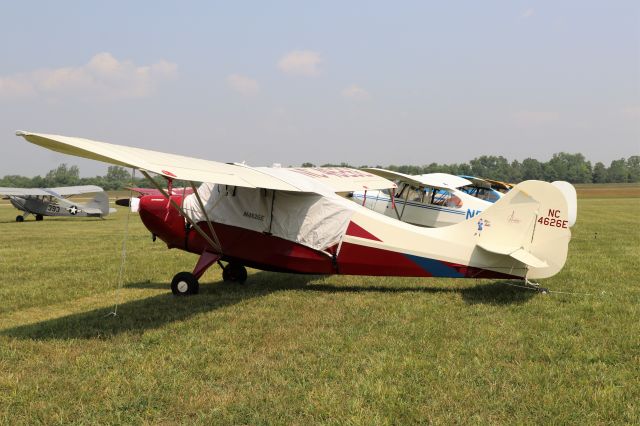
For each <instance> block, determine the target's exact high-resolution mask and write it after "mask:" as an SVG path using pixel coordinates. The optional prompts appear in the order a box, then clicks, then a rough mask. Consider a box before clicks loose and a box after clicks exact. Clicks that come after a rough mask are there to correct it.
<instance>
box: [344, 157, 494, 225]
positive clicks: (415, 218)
mask: <svg viewBox="0 0 640 426" xmlns="http://www.w3.org/2000/svg"><path fill="white" fill-rule="evenodd" d="M364 170H365V171H367V172H369V173H373V174H376V175H378V176H381V177H384V178H386V179H389V180H393V181H395V182H396V183H397V185H398V189H397V191H395V193H392V192H390V191H389V190H384V191H357V192H353V193H352V194H351V199H352V200H353V201H355V202H358V203H360V204H362V205H363V206H365V207H367V208H369V209H371V210H374V211H376V212H378V213H382V214H384V215H386V216H390V217H394V218H397V219H399V220H401V221H403V222H407V223H411V224H414V225H419V226H425V227H429V228H438V227H441V226H448V225H453V224H454V223H458V222H462V221H463V220H466V219H469V218H472V217H474V216H476V215H477V214H479V213H480V212H482V211H483V210H485V209H486V208H487V207H489V206H491V205H492V203H491V202H489V201H485V200H482V199H480V198H476V197H474V196H472V195H469V194H467V193H465V192H463V191H461V190H460V189H458V188H462V187H469V186H471V185H472V182H471V181H469V180H468V179H465V178H462V177H459V176H454V175H450V174H446V173H429V174H424V175H406V174H404V173H399V172H393V171H390V170H384V169H376V168H367V169H364Z"/></svg>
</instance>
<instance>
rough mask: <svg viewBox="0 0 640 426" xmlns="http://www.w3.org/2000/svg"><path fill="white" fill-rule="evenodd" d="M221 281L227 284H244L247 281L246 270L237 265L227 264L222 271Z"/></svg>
mask: <svg viewBox="0 0 640 426" xmlns="http://www.w3.org/2000/svg"><path fill="white" fill-rule="evenodd" d="M222 279H223V280H225V281H228V282H234V283H239V284H244V282H245V281H246V280H247V268H245V267H244V266H242V265H240V264H239V263H228V264H227V266H225V267H224V269H223V270H222Z"/></svg>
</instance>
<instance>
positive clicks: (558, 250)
mask: <svg viewBox="0 0 640 426" xmlns="http://www.w3.org/2000/svg"><path fill="white" fill-rule="evenodd" d="M574 197H575V195H574ZM567 201H568V200H567V194H566V192H563V190H562V189H560V188H558V187H557V186H555V185H553V184H550V183H548V182H541V181H525V182H522V183H520V184H518V185H516V186H515V187H514V188H513V189H512V190H511V191H509V192H508V193H507V194H506V195H505V196H504V197H502V198H501V199H500V200H499V201H497V202H496V203H495V204H494V205H492V206H491V207H489V208H487V209H486V210H485V211H484V212H482V213H481V214H480V215H478V216H476V217H474V218H473V219H470V220H467V221H465V222H462V223H460V224H457V225H453V226H451V227H446V228H442V230H443V232H446V230H447V229H450V230H451V231H453V232H454V233H456V234H458V235H459V237H460V238H469V236H473V237H474V238H475V239H476V247H477V250H475V253H476V256H477V258H478V259H483V260H479V263H490V262H487V260H488V259H495V260H496V261H497V262H498V263H501V264H503V265H506V264H511V265H513V268H514V270H520V271H526V276H527V278H530V279H537V278H547V277H550V276H553V275H555V274H556V273H558V272H559V271H560V270H561V269H562V267H563V266H564V264H565V261H566V259H567V252H568V247H569V240H570V239H571V231H570V230H569V226H570V219H571V218H570V215H571V214H573V218H575V212H572V211H570V207H571V206H569V203H568V202H567ZM569 201H570V200H569ZM573 206H575V202H574V203H573ZM574 220H575V219H574Z"/></svg>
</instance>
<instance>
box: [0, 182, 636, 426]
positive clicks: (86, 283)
mask: <svg viewBox="0 0 640 426" xmlns="http://www.w3.org/2000/svg"><path fill="white" fill-rule="evenodd" d="M610 189H611V188H610ZM614 189H615V188H614ZM638 189H639V187H638V186H637V185H636V186H631V189H629V188H627V187H624V188H623V189H622V191H623V192H624V194H625V198H614V197H611V195H614V196H615V195H619V194H620V193H619V192H617V191H618V190H617V189H616V190H615V191H600V190H599V189H598V188H579V192H580V194H581V197H582V196H584V198H581V199H580V200H579V213H578V223H577V224H576V226H575V227H574V228H573V239H572V241H571V247H570V254H569V260H568V262H567V265H566V266H565V268H564V270H563V271H562V272H561V273H560V274H559V275H557V276H555V277H553V278H551V279H548V280H544V281H543V282H542V284H543V285H544V286H546V287H549V288H550V289H551V290H554V291H556V292H555V293H553V292H552V293H550V294H547V295H543V294H540V293H536V292H533V291H530V290H525V289H521V288H517V287H512V286H508V285H506V284H505V283H504V282H503V281H499V280H444V279H397V278H390V279H388V278H370V277H308V276H296V275H285V274H275V273H265V272H259V271H250V274H251V275H250V277H249V280H248V282H247V284H245V285H229V284H225V283H223V282H221V274H220V270H219V268H212V269H211V270H210V271H209V272H207V273H206V274H205V276H204V277H203V278H202V280H201V283H202V284H201V287H200V288H201V294H200V295H198V296H194V297H190V298H175V297H173V296H171V294H170V291H169V289H168V284H167V283H168V282H169V281H170V280H171V277H172V276H173V275H174V274H175V273H176V272H178V271H182V270H191V269H192V267H193V265H194V262H195V260H196V258H195V256H193V255H189V254H185V253H183V252H179V251H175V250H171V251H169V250H166V249H165V248H164V247H163V245H162V244H161V243H160V242H156V243H153V242H152V241H151V239H150V237H149V234H148V232H146V230H145V229H144V227H143V226H142V224H141V223H140V220H139V218H138V217H137V216H136V215H131V216H130V224H129V238H128V240H127V263H126V272H125V285H124V288H123V289H122V290H121V291H120V292H118V293H117V294H116V292H115V288H116V285H117V276H118V269H119V266H120V254H121V246H122V240H123V233H124V229H125V223H126V218H127V214H126V212H125V211H124V209H122V208H120V211H119V212H118V213H117V214H116V215H115V216H113V217H109V219H107V220H104V221H102V220H96V219H76V220H73V219H64V218H60V219H50V218H45V220H44V221H43V222H34V221H33V219H29V220H28V221H26V222H25V223H22V224H18V223H15V222H14V221H13V220H14V218H15V215H16V214H17V212H16V210H14V209H12V208H10V207H9V206H6V205H0V242H1V244H0V275H1V276H2V277H3V280H2V284H0V300H1V301H2V303H1V304H0V422H1V423H3V424H34V423H45V424H56V423H82V424H96V423H119V424H120V423H161V424H173V423H202V424H309V423H329V424H331V423H340V424H342V423H347V424H367V425H368V424H411V423H429V422H432V423H440V424H450V423H465V424H469V423H471V424H476V423H481V424H485V423H502V424H539V423H556V424H564V423H573V424H620V423H635V424H638V423H640V407H639V403H638V401H640V384H639V379H640V220H639V218H638V213H639V211H640V198H638V193H639V191H638ZM594 191H600V192H598V194H600V196H599V197H594V196H592V195H593V192H594ZM584 194H587V195H584ZM607 196H608V197H609V198H602V197H607ZM561 292H572V293H581V294H565V293H561ZM582 293H587V294H582ZM116 300H118V301H119V306H118V316H117V317H109V316H105V315H106V314H107V313H108V312H110V311H112V310H113V306H114V303H115V301H116Z"/></svg>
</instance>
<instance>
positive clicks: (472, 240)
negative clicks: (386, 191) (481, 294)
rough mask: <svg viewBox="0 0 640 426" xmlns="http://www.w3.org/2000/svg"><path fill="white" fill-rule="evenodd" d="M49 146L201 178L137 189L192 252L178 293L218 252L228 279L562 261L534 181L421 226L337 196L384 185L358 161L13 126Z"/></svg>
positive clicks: (557, 206)
mask: <svg viewBox="0 0 640 426" xmlns="http://www.w3.org/2000/svg"><path fill="white" fill-rule="evenodd" d="M17 135H18V136H22V137H24V138H25V139H26V140H27V141H29V142H32V143H34V144H36V145H40V146H43V147H45V148H49V149H51V150H54V151H57V152H61V153H66V154H71V155H76V156H80V157H84V158H89V159H94V160H100V161H106V162H109V163H112V164H117V165H120V166H126V167H132V168H136V169H139V170H140V171H141V172H142V174H143V175H145V176H146V177H148V178H149V180H150V181H151V182H152V183H154V184H155V185H157V183H155V182H154V181H153V180H152V179H151V176H150V175H149V173H156V174H159V175H162V176H164V177H165V178H166V179H167V181H168V185H169V187H171V186H172V182H173V180H174V179H180V180H183V181H186V182H190V185H191V187H192V188H194V189H195V182H204V183H203V184H202V185H200V187H199V188H198V189H197V190H196V191H194V193H193V194H191V195H189V196H187V197H184V198H183V197H182V196H180V195H169V194H167V193H166V192H165V191H164V190H163V189H162V188H161V187H160V186H159V185H157V189H158V190H160V191H162V192H163V193H164V194H163V195H164V196H163V197H158V196H155V195H149V196H143V197H142V198H141V199H140V206H139V213H140V217H141V219H142V221H143V223H144V225H145V226H146V227H147V228H148V229H149V230H150V231H151V233H153V234H155V235H157V236H158V237H159V238H160V239H162V240H163V241H164V242H166V244H167V246H168V247H169V248H178V249H181V250H186V251H188V252H191V253H194V254H197V255H199V256H200V257H199V259H198V261H197V263H196V266H195V268H194V269H193V271H192V272H180V273H178V274H176V275H175V276H174V278H173V280H172V282H171V289H172V291H173V293H174V294H176V295H187V294H194V293H197V292H198V288H199V284H198V279H199V278H200V277H201V276H202V274H203V273H204V271H205V270H207V268H209V267H210V266H211V265H213V264H214V263H216V262H218V263H219V264H221V263H220V261H221V260H224V261H227V262H228V264H227V265H226V266H224V269H223V279H224V280H226V281H236V282H243V281H244V280H245V279H246V277H247V272H246V269H245V266H249V267H253V268H257V269H263V270H270V271H281V272H293V273H307V274H346V275H378V276H406V277H452V278H509V279H511V278H523V279H525V282H528V280H529V279H539V278H546V277H551V276H553V275H555V274H557V273H558V272H559V271H560V270H561V269H562V267H563V265H564V263H565V261H566V258H567V253H568V246H569V240H570V239H571V231H570V229H569V226H568V221H569V218H568V207H567V201H566V198H565V196H564V194H563V192H562V191H561V190H560V189H558V188H557V187H556V186H554V185H551V184H549V183H546V182H540V181H526V182H522V183H520V184H519V185H517V186H516V187H514V188H513V189H512V190H511V191H510V192H509V193H508V194H506V195H505V196H504V197H503V198H502V199H501V200H500V201H499V202H497V203H495V204H494V205H492V206H491V207H489V208H487V209H486V210H484V211H483V212H482V213H480V214H479V215H478V216H476V217H474V218H473V219H472V220H467V221H464V222H461V223H458V224H455V225H451V226H448V227H443V228H422V227H417V226H415V225H410V224H408V223H404V222H401V221H399V220H396V219H393V218H391V217H387V216H384V215H381V214H379V213H376V212H374V211H371V210H369V209H367V208H366V207H363V206H359V205H357V204H356V203H354V202H352V201H349V200H347V199H345V198H343V197H341V196H339V195H337V194H336V193H339V192H349V191H358V190H363V189H367V190H376V189H383V188H389V187H391V188H393V187H394V184H393V183H391V182H389V181H387V180H386V179H382V178H380V177H379V176H375V175H372V174H370V173H368V172H365V171H361V170H352V169H345V168H316V169H304V168H300V169H284V168H267V167H248V166H244V165H237V164H224V163H218V162H214V161H207V160H201V159H197V158H190V157H184V156H180V155H174V154H165V153H161V152H156V151H150V150H144V149H139V148H132V147H126V146H121V145H113V144H108V143H103V142H95V141H91V140H88V139H81V138H73V137H65V136H57V135H46V134H38V133H30V132H23V131H20V132H17Z"/></svg>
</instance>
